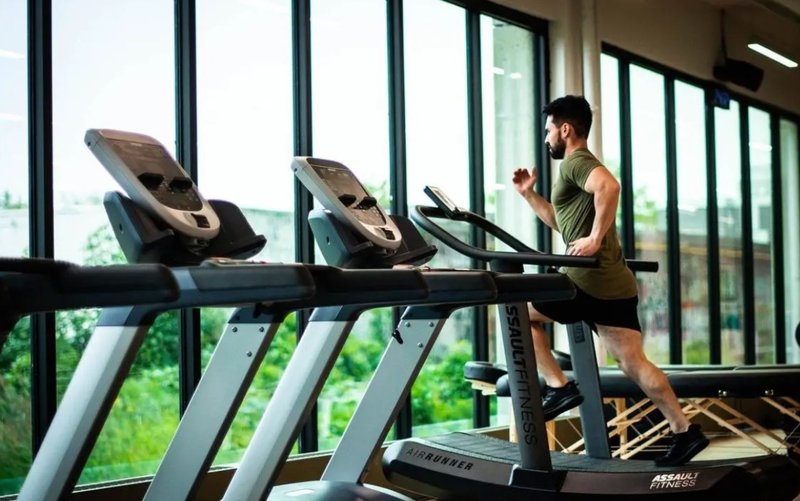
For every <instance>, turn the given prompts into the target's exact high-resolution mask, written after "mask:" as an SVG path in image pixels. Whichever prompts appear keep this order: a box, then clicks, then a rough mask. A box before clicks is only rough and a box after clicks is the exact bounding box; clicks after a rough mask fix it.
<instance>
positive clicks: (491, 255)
mask: <svg viewBox="0 0 800 501" xmlns="http://www.w3.org/2000/svg"><path fill="white" fill-rule="evenodd" d="M415 209H416V210H415V212H413V213H412V214H411V218H412V219H414V222H416V223H417V224H419V225H420V226H422V228H424V229H425V230H426V231H428V232H429V233H431V234H432V235H433V236H435V237H436V238H438V239H439V240H441V241H442V242H444V243H445V244H446V245H448V246H450V247H452V248H453V249H454V250H456V251H458V252H460V253H462V254H464V255H466V256H469V257H471V258H474V259H477V260H479V261H485V262H489V261H494V260H500V261H505V262H509V263H520V264H539V265H544V266H571V267H576V268H596V267H597V266H598V265H599V264H600V261H599V259H597V258H596V257H582V256H557V255H554V254H544V253H542V252H539V251H536V250H534V249H532V248H530V247H528V246H527V245H525V244H523V243H522V242H520V241H519V240H517V239H516V238H515V237H513V236H512V235H511V234H509V233H508V232H506V231H504V230H503V229H501V228H499V227H498V226H497V225H495V224H494V223H492V222H491V221H489V220H487V219H486V218H484V217H481V216H479V215H478V214H475V213H474V212H469V211H464V212H461V214H463V217H462V218H460V220H463V221H465V222H468V223H472V224H475V225H476V226H478V227H480V228H481V229H482V230H484V231H486V232H487V233H489V234H491V235H493V236H494V237H496V238H497V239H499V240H500V241H502V242H503V243H505V244H506V245H508V246H509V247H511V248H512V249H515V250H516V251H517V252H506V251H489V250H486V249H480V248H478V247H475V246H473V245H469V244H466V243H464V242H462V241H461V240H459V239H457V238H456V237H454V236H453V235H452V234H451V233H450V232H448V231H447V230H445V229H444V228H442V227H441V226H439V225H438V224H436V223H435V222H433V221H432V219H433V218H437V219H449V218H448V217H447V215H446V214H445V212H444V211H443V210H442V209H439V208H438V207H428V206H424V205H417V206H416V207H415Z"/></svg>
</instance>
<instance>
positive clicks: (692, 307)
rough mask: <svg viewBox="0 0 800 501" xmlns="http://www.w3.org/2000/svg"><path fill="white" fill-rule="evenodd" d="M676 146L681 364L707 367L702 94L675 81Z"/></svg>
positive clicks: (704, 129)
mask: <svg viewBox="0 0 800 501" xmlns="http://www.w3.org/2000/svg"><path fill="white" fill-rule="evenodd" d="M675 141H676V160H677V168H678V227H679V229H680V260H681V261H680V262H681V269H680V277H681V279H680V286H681V325H682V328H683V333H682V336H683V343H682V344H683V358H682V360H683V363H687V364H707V363H709V360H710V353H709V349H708V346H709V340H710V334H709V324H708V319H709V316H708V312H709V310H708V280H706V279H705V278H706V277H708V251H707V249H708V218H707V214H708V213H707V210H708V203H707V199H708V194H707V192H706V191H707V183H706V119H705V96H704V92H703V89H701V88H699V87H696V86H694V85H690V84H687V83H684V82H681V81H675Z"/></svg>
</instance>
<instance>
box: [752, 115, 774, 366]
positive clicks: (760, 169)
mask: <svg viewBox="0 0 800 501" xmlns="http://www.w3.org/2000/svg"><path fill="white" fill-rule="evenodd" d="M747 115H748V120H749V126H750V144H749V151H750V201H751V208H752V221H753V272H754V276H753V284H754V286H755V290H754V293H755V306H756V317H755V324H756V362H758V363H774V361H775V307H774V304H775V300H774V297H773V296H774V292H775V287H774V280H773V278H772V277H773V275H772V273H773V264H772V253H773V250H774V249H773V233H772V140H771V136H770V134H771V132H770V117H769V114H768V113H767V112H765V111H762V110H759V109H756V108H752V107H751V108H748V110H747Z"/></svg>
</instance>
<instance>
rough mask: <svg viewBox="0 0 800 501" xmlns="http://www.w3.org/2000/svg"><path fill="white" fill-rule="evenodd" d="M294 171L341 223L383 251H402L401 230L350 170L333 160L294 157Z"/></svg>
mask: <svg viewBox="0 0 800 501" xmlns="http://www.w3.org/2000/svg"><path fill="white" fill-rule="evenodd" d="M292 171H293V172H294V174H295V176H297V178H298V179H299V180H300V182H302V183H303V185H304V186H305V187H306V188H308V191H310V192H311V194H312V195H314V196H315V197H316V198H317V200H319V201H320V202H321V203H322V205H323V206H324V207H325V208H326V209H328V210H329V211H330V212H331V213H332V214H333V215H334V217H335V218H336V219H337V220H339V222H341V223H342V224H344V225H346V226H347V227H348V228H351V229H353V230H355V231H356V232H358V233H359V234H360V235H361V236H363V237H364V238H366V239H367V240H369V241H370V242H372V243H373V244H375V245H376V246H378V247H380V248H382V249H388V250H396V249H397V248H399V247H400V244H401V241H402V237H401V234H400V230H399V229H398V228H397V226H396V225H395V223H394V222H393V221H392V220H391V219H390V218H389V217H388V216H387V215H386V213H385V212H384V211H383V209H382V208H381V207H380V205H378V201H377V200H376V199H375V197H373V196H372V195H370V194H369V192H367V190H366V188H364V186H363V185H362V184H361V183H360V182H359V181H358V179H357V178H356V176H355V175H354V174H353V172H352V171H351V170H350V169H348V168H347V167H345V166H344V165H342V164H340V163H339V162H334V161H332V160H323V159H321V158H313V157H295V159H294V161H293V162H292Z"/></svg>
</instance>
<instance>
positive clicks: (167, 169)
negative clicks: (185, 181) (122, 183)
mask: <svg viewBox="0 0 800 501" xmlns="http://www.w3.org/2000/svg"><path fill="white" fill-rule="evenodd" d="M108 143H109V144H110V145H111V147H112V148H113V149H114V152H115V153H116V154H117V155H119V156H120V158H122V159H123V160H124V161H125V165H127V166H128V168H129V169H130V170H131V171H132V172H133V174H134V175H135V176H137V177H138V176H139V175H140V174H144V173H145V172H152V173H154V174H161V175H162V176H164V177H165V178H167V179H171V178H173V177H175V176H181V175H182V173H181V172H180V171H178V169H176V168H175V161H174V160H172V157H170V156H169V153H167V151H166V150H164V148H163V147H161V146H160V145H156V144H147V143H135V142H132V141H118V140H116V139H109V140H108Z"/></svg>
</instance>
